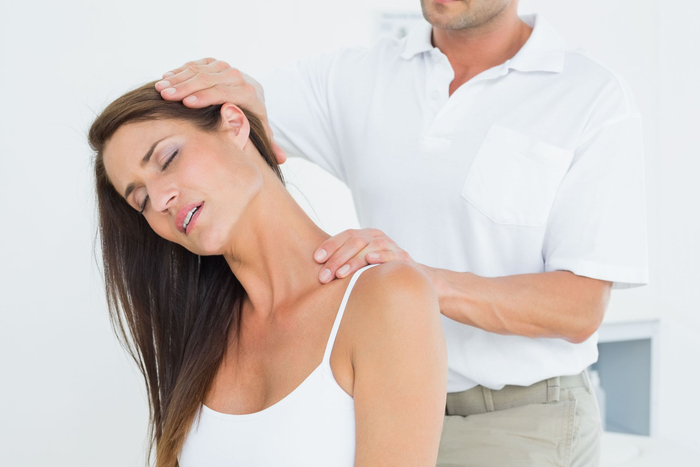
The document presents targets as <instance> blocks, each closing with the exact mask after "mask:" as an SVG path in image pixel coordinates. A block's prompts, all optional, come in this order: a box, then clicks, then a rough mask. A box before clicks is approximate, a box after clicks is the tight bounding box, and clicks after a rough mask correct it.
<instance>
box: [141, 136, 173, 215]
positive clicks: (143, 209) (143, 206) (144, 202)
mask: <svg viewBox="0 0 700 467" xmlns="http://www.w3.org/2000/svg"><path fill="white" fill-rule="evenodd" d="M179 152H180V150H179V149H176V150H175V151H174V152H173V154H172V155H171V156H170V157H169V158H168V160H167V161H165V164H163V168H162V169H160V171H161V172H163V171H165V169H167V168H168V165H170V163H171V162H172V160H173V159H175V156H177V155H178V153H179ZM146 202H148V195H146V197H145V198H144V199H143V203H142V204H141V210H140V211H139V214H143V211H145V210H146Z"/></svg>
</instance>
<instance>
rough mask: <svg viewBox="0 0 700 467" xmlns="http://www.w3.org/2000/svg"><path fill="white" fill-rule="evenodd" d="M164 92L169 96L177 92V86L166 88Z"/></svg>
mask: <svg viewBox="0 0 700 467" xmlns="http://www.w3.org/2000/svg"><path fill="white" fill-rule="evenodd" d="M163 92H164V93H165V94H167V95H169V96H172V95H173V94H175V88H168V89H166V90H164V91H163Z"/></svg>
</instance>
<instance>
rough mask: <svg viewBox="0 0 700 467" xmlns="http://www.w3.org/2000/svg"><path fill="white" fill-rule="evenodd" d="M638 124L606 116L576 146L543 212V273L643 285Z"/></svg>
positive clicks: (633, 117) (631, 118) (635, 119)
mask: <svg viewBox="0 0 700 467" xmlns="http://www.w3.org/2000/svg"><path fill="white" fill-rule="evenodd" d="M642 146H643V142H642V120H641V116H640V114H639V113H636V112H633V113H628V114H626V115H621V116H619V117H616V118H612V119H610V120H608V121H606V122H604V123H602V124H600V125H598V127H597V128H595V129H594V130H593V131H591V132H589V133H588V134H587V135H586V139H585V140H584V141H582V142H581V143H580V144H579V146H578V147H577V149H576V151H575V153H574V158H573V159H572V163H571V166H570V167H569V170H568V172H567V173H566V175H565V176H564V178H563V180H562V182H561V185H560V186H559V190H558V192H557V194H556V198H555V200H554V204H553V206H552V211H551V212H550V216H549V220H548V223H547V229H546V232H545V239H544V244H543V252H542V253H543V257H544V262H545V271H555V270H568V271H571V272H573V273H574V274H577V275H581V276H587V277H591V278H595V279H601V280H607V281H611V282H613V288H615V289H621V288H630V287H635V286H640V285H645V284H647V283H648V276H649V272H648V253H647V230H646V229H647V227H646V207H645V205H646V201H645V189H644V156H643V147H642Z"/></svg>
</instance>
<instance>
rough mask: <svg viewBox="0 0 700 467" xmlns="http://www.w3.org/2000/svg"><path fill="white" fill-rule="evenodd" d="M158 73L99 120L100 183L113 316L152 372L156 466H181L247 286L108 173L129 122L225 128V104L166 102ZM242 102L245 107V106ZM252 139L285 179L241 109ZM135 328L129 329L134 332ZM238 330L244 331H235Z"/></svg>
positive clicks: (93, 142) (256, 124)
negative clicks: (169, 229)
mask: <svg viewBox="0 0 700 467" xmlns="http://www.w3.org/2000/svg"><path fill="white" fill-rule="evenodd" d="M155 83H156V82H155V81H153V82H150V83H147V84H144V85H143V86H141V87H139V88H137V89H134V90H132V91H129V92H127V93H126V94H124V95H123V96H121V97H119V98H118V99H116V100H115V101H114V102H112V103H111V104H109V105H108V106H107V107H106V108H105V110H104V111H103V112H102V113H101V114H100V115H99V116H98V117H97V118H96V119H95V121H94V122H93V124H92V126H91V128H90V131H89V136H88V140H89V143H90V147H91V148H92V149H93V150H94V151H95V156H94V157H95V160H94V167H95V188H96V196H97V206H98V215H99V235H100V240H101V247H102V259H103V268H104V281H105V289H106V295H107V306H108V309H109V317H110V322H111V324H112V328H113V330H114V332H115V334H116V335H117V338H118V340H119V342H120V343H121V344H122V346H123V347H124V348H125V349H126V350H127V351H128V353H129V354H130V355H131V357H132V358H133V359H134V361H135V362H136V364H137V366H138V367H139V370H140V371H141V373H142V374H143V377H144V380H145V382H146V390H147V393H148V403H149V430H148V438H149V442H148V451H147V461H146V465H150V464H151V463H150V458H151V456H152V453H153V448H154V447H155V454H156V458H155V466H156V467H176V466H178V460H177V456H178V455H179V453H180V451H181V449H182V446H183V444H184V442H185V438H186V436H187V433H188V432H189V429H190V427H191V426H192V423H193V422H194V419H195V416H196V415H197V410H198V408H199V406H200V404H201V403H202V402H203V401H204V396H205V394H206V392H207V389H208V388H209V386H210V384H211V382H212V380H213V378H214V375H215V373H216V370H217V369H218V367H219V365H220V363H221V360H222V358H223V355H224V350H225V348H226V345H227V342H228V340H229V330H230V329H233V330H234V332H236V335H237V334H238V332H239V330H240V316H241V314H240V304H241V298H242V297H243V293H244V290H243V287H242V286H241V284H240V282H238V280H237V279H236V277H235V276H234V275H233V273H232V272H231V268H230V267H229V265H228V263H227V262H226V260H225V259H224V257H223V256H220V255H217V256H199V255H196V254H194V253H192V252H190V251H189V250H187V249H185V248H184V247H182V246H181V245H178V244H176V243H173V242H170V241H168V240H165V239H163V238H162V237H160V236H159V235H157V234H156V233H155V232H154V231H153V230H152V229H151V227H150V225H149V224H148V222H147V221H146V219H145V218H144V217H143V216H142V215H141V214H139V213H138V211H136V210H135V209H134V208H133V207H131V206H130V205H129V204H128V203H127V202H126V200H125V199H124V198H123V197H122V196H121V195H120V194H119V193H118V192H117V191H116V190H115V188H114V186H113V185H112V183H111V182H110V181H109V179H108V178H107V174H106V173H105V167H104V160H103V150H104V147H105V143H106V142H107V141H108V140H109V138H111V137H112V135H114V133H115V131H116V130H117V129H118V128H119V127H121V126H122V125H124V124H127V123H133V122H139V121H141V122H143V121H149V120H159V119H177V120H181V121H187V122H190V123H192V124H193V125H195V126H196V127H198V128H200V129H201V130H203V131H208V132H215V131H217V129H218V128H219V125H220V123H221V115H220V109H221V105H214V106H209V107H204V108H201V109H191V108H188V107H185V106H184V105H183V104H182V103H181V102H179V101H166V100H164V99H163V98H162V97H161V95H160V93H159V92H158V91H156V89H155ZM239 107H240V106H239ZM241 110H243V112H244V114H245V115H246V117H247V118H248V121H249V122H250V140H251V141H252V142H253V144H254V145H255V147H256V148H257V149H258V151H259V152H260V154H261V155H262V157H263V158H264V159H265V161H266V162H267V164H268V165H269V166H270V168H271V169H272V170H273V171H274V173H275V174H276V175H277V177H279V179H280V180H281V181H282V183H284V178H283V177H282V172H281V171H280V168H279V166H278V164H277V160H276V158H275V156H274V154H273V152H272V146H271V144H270V141H269V139H268V138H267V135H266V133H265V128H264V126H263V124H262V123H261V121H260V119H259V118H258V117H257V116H256V115H255V114H253V113H252V112H250V111H248V110H246V109H244V108H242V107H241ZM127 331H128V332H127ZM233 337H234V338H235V337H236V336H233Z"/></svg>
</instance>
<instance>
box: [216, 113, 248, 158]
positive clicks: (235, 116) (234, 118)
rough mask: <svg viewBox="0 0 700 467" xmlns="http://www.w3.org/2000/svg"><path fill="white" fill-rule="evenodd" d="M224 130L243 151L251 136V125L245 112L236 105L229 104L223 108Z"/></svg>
mask: <svg viewBox="0 0 700 467" xmlns="http://www.w3.org/2000/svg"><path fill="white" fill-rule="evenodd" d="M221 125H222V129H223V130H225V131H228V132H230V133H229V135H230V137H231V138H232V140H233V142H234V143H235V144H236V146H238V147H239V148H241V149H243V148H244V147H245V145H246V144H247V143H248V137H249V136H250V123H249V122H248V119H247V118H246V116H245V114H244V113H243V111H242V110H241V109H240V108H239V107H237V106H236V105H234V104H231V103H230V102H227V103H225V104H223V105H222V106H221Z"/></svg>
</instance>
